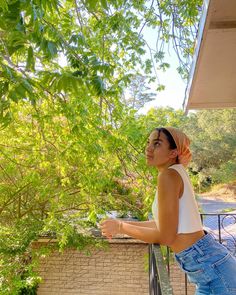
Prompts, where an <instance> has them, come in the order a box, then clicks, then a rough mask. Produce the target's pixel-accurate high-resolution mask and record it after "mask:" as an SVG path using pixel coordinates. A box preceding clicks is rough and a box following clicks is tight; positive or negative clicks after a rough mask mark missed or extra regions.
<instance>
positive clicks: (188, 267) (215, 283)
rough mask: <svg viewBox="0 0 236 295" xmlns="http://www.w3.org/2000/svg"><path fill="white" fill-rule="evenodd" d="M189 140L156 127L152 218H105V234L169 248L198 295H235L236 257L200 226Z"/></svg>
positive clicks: (150, 149) (151, 152)
mask: <svg viewBox="0 0 236 295" xmlns="http://www.w3.org/2000/svg"><path fill="white" fill-rule="evenodd" d="M189 144H190V141H189V139H188V137H187V136H186V135H185V134H184V133H183V132H181V131H180V130H178V129H176V128H173V127H166V128H157V129H155V130H154V131H153V132H152V133H151V134H150V136H149V139H148V142H147V147H146V151H145V153H146V161H147V165H149V166H154V167H156V168H157V170H158V172H159V173H158V187H157V192H156V195H155V199H154V202H153V205H152V212H153V216H154V220H151V221H144V222H128V221H121V220H117V219H107V220H105V221H103V222H102V223H101V231H102V235H104V236H106V237H107V238H112V236H113V235H115V234H117V233H121V234H127V235H129V236H131V237H133V238H135V239H140V240H142V241H144V242H147V243H158V244H161V245H167V246H169V247H170V248H171V249H172V250H173V252H174V253H175V258H176V260H177V262H178V263H179V265H180V267H181V268H182V270H183V271H184V272H185V273H187V276H188V278H189V281H190V282H192V283H195V284H196V293H195V294H198V295H200V294H221V295H229V294H231V295H232V294H235V295H236V259H235V258H234V257H233V256H232V255H231V254H230V253H229V251H228V250H227V248H225V247H224V246H223V245H221V244H219V243H218V242H217V241H216V240H215V239H214V238H213V236H212V235H211V234H209V233H207V232H205V231H204V230H203V228H202V223H201V219H200V215H199V213H198V207H197V204H196V201H195V197H194V192H193V188H192V185H191V183H190V180H189V177H188V175H187V173H186V171H185V169H184V168H185V167H187V165H188V163H189V162H190V160H191V152H190V150H189Z"/></svg>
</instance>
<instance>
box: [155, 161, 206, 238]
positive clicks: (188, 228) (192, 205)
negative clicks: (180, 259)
mask: <svg viewBox="0 0 236 295" xmlns="http://www.w3.org/2000/svg"><path fill="white" fill-rule="evenodd" d="M168 169H174V170H176V171H177V172H178V173H179V174H180V176H181V178H182V180H183V184H184V190H183V195H182V196H181V197H180V199H179V224H178V234H179V233H192V232H196V231H199V230H202V222H201V218H200V214H199V212H198V205H197V202H196V200H195V194H194V191H193V187H192V184H191V181H190V179H189V176H188V174H187V172H186V170H185V169H184V167H183V165H182V164H175V165H172V166H170V167H169V168H168ZM152 215H153V217H154V220H155V222H156V225H157V228H159V221H158V203H157V192H156V195H155V198H154V201H153V203H152Z"/></svg>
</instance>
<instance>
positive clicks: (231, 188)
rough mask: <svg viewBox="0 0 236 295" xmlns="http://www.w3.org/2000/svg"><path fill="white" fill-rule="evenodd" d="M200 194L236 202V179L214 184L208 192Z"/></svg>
mask: <svg viewBox="0 0 236 295" xmlns="http://www.w3.org/2000/svg"><path fill="white" fill-rule="evenodd" d="M199 195H200V196H202V197H204V198H209V199H213V200H222V201H225V202H236V181H235V182H233V183H229V184H223V185H218V186H215V187H214V188H213V189H212V190H211V191H210V192H206V193H201V194H199Z"/></svg>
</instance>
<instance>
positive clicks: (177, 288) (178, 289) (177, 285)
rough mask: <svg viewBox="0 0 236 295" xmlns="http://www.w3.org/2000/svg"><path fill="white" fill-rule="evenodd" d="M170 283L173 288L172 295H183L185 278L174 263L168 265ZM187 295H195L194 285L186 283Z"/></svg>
mask: <svg viewBox="0 0 236 295" xmlns="http://www.w3.org/2000/svg"><path fill="white" fill-rule="evenodd" d="M170 283H171V286H172V287H173V292H174V295H185V276H184V273H183V271H182V270H181V269H180V268H179V266H178V265H177V263H176V262H174V261H173V262H172V263H171V265H170ZM187 290H188V295H194V294H195V285H193V284H190V283H189V282H188V281H187Z"/></svg>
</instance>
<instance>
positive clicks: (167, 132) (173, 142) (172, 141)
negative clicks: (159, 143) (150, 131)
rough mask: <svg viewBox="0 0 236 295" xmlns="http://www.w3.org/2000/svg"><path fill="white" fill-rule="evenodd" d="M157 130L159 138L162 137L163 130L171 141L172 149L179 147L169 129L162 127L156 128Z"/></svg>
mask: <svg viewBox="0 0 236 295" xmlns="http://www.w3.org/2000/svg"><path fill="white" fill-rule="evenodd" d="M155 130H156V131H157V132H158V139H159V137H160V133H161V132H163V133H164V134H165V136H166V138H167V140H168V142H169V145H170V149H171V150H174V149H177V145H176V143H175V141H174V139H173V137H172V135H171V134H170V132H169V131H168V130H167V129H165V128H163V127H161V128H156V129H155Z"/></svg>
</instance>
